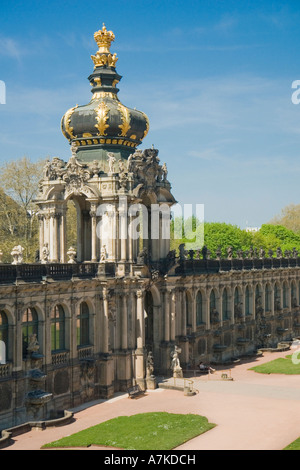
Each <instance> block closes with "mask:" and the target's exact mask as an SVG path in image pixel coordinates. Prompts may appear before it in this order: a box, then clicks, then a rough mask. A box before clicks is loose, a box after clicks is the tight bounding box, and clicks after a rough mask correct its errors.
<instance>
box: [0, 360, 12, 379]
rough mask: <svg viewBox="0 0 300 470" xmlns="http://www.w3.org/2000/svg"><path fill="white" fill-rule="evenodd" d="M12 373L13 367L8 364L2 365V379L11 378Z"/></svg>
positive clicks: (0, 366)
mask: <svg viewBox="0 0 300 470" xmlns="http://www.w3.org/2000/svg"><path fill="white" fill-rule="evenodd" d="M11 372H12V365H11V364H10V363H9V362H8V363H7V364H0V379H2V378H3V377H9V376H10V375H11Z"/></svg>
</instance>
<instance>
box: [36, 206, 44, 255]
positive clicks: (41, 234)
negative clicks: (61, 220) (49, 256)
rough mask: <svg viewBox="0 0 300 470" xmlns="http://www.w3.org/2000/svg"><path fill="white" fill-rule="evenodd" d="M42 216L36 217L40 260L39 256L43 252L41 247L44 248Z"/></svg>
mask: <svg viewBox="0 0 300 470" xmlns="http://www.w3.org/2000/svg"><path fill="white" fill-rule="evenodd" d="M44 218H45V217H44V215H43V214H39V215H38V221H39V241H40V259H41V255H42V251H43V246H44V243H45V239H44V236H45V234H44Z"/></svg>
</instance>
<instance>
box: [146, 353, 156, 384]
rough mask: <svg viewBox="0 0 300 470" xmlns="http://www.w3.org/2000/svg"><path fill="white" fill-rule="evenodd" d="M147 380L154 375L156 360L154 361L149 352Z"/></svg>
mask: <svg viewBox="0 0 300 470" xmlns="http://www.w3.org/2000/svg"><path fill="white" fill-rule="evenodd" d="M146 367H147V378H149V377H153V376H154V374H153V372H154V360H153V355H152V352H151V351H149V353H148V356H147V365H146Z"/></svg>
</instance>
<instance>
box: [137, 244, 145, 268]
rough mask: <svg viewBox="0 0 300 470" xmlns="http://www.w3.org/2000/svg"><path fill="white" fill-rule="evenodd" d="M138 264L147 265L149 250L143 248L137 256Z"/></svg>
mask: <svg viewBox="0 0 300 470" xmlns="http://www.w3.org/2000/svg"><path fill="white" fill-rule="evenodd" d="M137 264H147V249H146V248H143V250H142V251H140V252H139V254H138V256H137Z"/></svg>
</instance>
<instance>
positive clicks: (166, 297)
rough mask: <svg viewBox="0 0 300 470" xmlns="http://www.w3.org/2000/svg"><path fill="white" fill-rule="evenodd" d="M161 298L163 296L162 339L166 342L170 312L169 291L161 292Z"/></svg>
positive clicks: (167, 340) (167, 339)
mask: <svg viewBox="0 0 300 470" xmlns="http://www.w3.org/2000/svg"><path fill="white" fill-rule="evenodd" d="M163 298H164V301H163V302H164V303H163V305H164V313H165V314H164V340H165V341H166V342H169V341H170V320H169V318H170V312H169V308H170V307H169V292H168V291H167V290H165V291H164V292H163Z"/></svg>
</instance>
